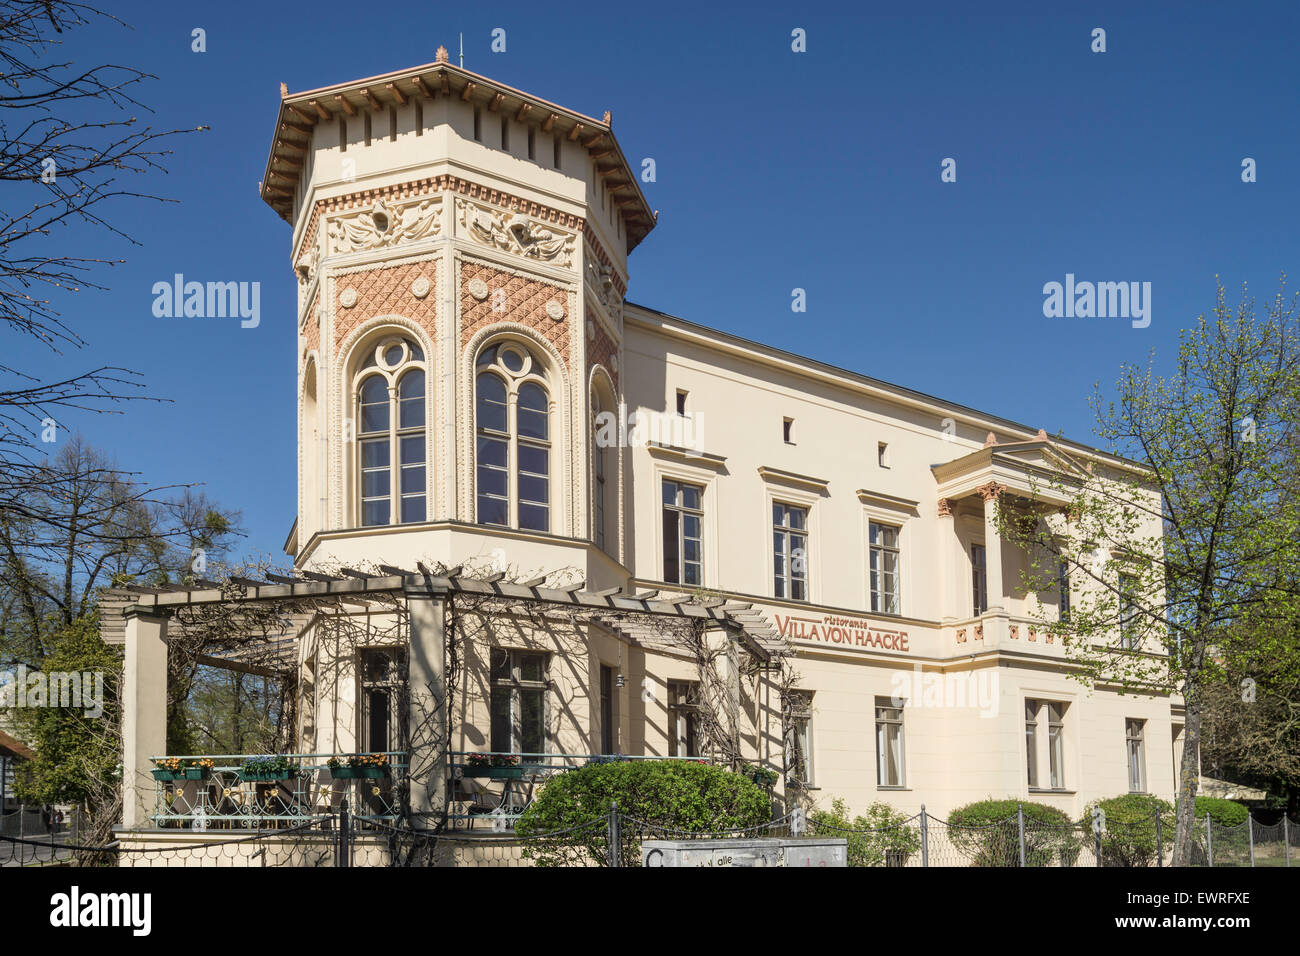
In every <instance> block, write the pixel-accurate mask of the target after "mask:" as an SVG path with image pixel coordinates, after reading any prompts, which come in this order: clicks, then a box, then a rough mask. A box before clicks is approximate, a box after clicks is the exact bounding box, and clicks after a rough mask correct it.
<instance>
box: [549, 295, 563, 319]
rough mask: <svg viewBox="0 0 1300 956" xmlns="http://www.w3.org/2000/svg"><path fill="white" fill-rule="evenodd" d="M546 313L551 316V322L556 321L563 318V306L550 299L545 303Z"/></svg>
mask: <svg viewBox="0 0 1300 956" xmlns="http://www.w3.org/2000/svg"><path fill="white" fill-rule="evenodd" d="M546 314H547V315H549V316H550V317H551V321H552V322H558V321H560V319H562V318H564V306H562V305H560V303H558V302H556V301H555V300H554V299H552V300H551V301H550V302H548V303H546Z"/></svg>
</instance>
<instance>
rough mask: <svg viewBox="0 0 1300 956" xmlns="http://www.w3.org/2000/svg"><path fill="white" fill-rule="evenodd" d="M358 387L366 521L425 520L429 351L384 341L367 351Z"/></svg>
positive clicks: (405, 340) (363, 515) (407, 342)
mask: <svg viewBox="0 0 1300 956" xmlns="http://www.w3.org/2000/svg"><path fill="white" fill-rule="evenodd" d="M355 387H356V402H357V419H356V420H357V423H358V424H357V436H356V437H357V450H358V466H359V467H358V471H359V477H360V482H359V485H360V488H359V490H360V495H359V498H360V508H359V512H360V514H359V517H360V519H361V524H362V525H363V526H364V527H373V526H376V525H387V524H411V523H412V522H417V521H424V520H425V517H426V513H427V510H426V501H425V407H424V402H425V395H424V387H425V369H424V353H423V352H422V351H421V350H420V347H419V346H418V345H416V344H415V343H414V342H413V341H411V340H410V339H408V338H401V337H390V338H386V339H383V340H381V341H379V342H378V343H377V344H376V345H375V346H374V348H372V349H370V350H368V351H367V352H366V355H365V359H364V361H363V362H362V364H361V368H360V370H359V371H358V372H357V375H356V379H355Z"/></svg>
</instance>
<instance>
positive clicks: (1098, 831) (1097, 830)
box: [1092, 817, 1102, 866]
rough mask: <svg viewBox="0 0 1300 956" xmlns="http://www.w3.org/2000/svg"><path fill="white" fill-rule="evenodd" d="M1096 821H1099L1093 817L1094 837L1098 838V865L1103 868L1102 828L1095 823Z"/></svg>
mask: <svg viewBox="0 0 1300 956" xmlns="http://www.w3.org/2000/svg"><path fill="white" fill-rule="evenodd" d="M1096 819H1097V818H1096V817H1093V821H1094V822H1093V827H1092V832H1093V835H1094V836H1095V837H1096V841H1095V842H1096V844H1097V865H1098V866H1101V865H1102V862H1101V827H1100V826H1099V825H1098V824H1097V823H1096V822H1095V821H1096Z"/></svg>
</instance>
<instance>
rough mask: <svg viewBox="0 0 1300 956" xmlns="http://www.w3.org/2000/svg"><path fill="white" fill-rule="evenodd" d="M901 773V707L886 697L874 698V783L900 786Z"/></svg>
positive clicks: (902, 782)
mask: <svg viewBox="0 0 1300 956" xmlns="http://www.w3.org/2000/svg"><path fill="white" fill-rule="evenodd" d="M905 779H906V778H905V776H904V773H903V708H902V707H901V706H894V702H893V700H891V699H890V698H888V697H877V698H876V784H877V786H881V787H901V786H903V785H904V780H905Z"/></svg>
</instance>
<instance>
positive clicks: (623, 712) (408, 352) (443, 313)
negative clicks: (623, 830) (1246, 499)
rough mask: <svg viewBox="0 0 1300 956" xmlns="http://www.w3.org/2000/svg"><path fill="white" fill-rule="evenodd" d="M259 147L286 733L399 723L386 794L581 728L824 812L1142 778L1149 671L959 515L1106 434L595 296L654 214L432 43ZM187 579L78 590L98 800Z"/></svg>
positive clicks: (1171, 744) (558, 125) (561, 115)
mask: <svg viewBox="0 0 1300 956" xmlns="http://www.w3.org/2000/svg"><path fill="white" fill-rule="evenodd" d="M271 144H272V145H271V152H270V157H269V159H268V161H267V165H266V171H265V175H264V178H263V181H262V184H261V190H262V197H263V199H264V200H265V201H266V202H267V203H268V204H269V205H270V206H271V207H272V208H273V209H274V210H275V211H276V212H277V213H279V215H280V216H281V217H282V218H283V219H284V220H285V221H286V222H287V223H288V224H289V225H290V226H291V228H292V236H291V244H290V248H291V261H292V262H293V264H294V268H295V271H296V275H297V280H298V314H297V316H296V322H297V329H298V335H297V351H296V355H295V356H294V361H295V368H296V372H297V376H298V384H299V387H298V396H299V403H298V436H299V437H298V474H299V480H298V500H297V520H296V522H295V524H294V526H293V531H292V532H291V534H290V536H289V539H288V541H287V542H286V549H285V550H286V552H287V553H288V554H289V555H290V556H291V557H292V560H293V566H294V569H295V573H294V575H293V576H292V577H289V576H284V577H276V576H272V579H271V580H270V581H269V582H236V583H237V584H239V585H241V586H242V587H245V588H246V591H245V592H241V593H244V594H246V597H247V599H248V600H249V601H250V602H254V601H259V600H271V599H275V600H283V601H287V602H291V603H292V602H295V601H297V602H299V603H293V605H292V606H293V609H294V613H295V615H296V616H294V619H293V620H294V626H293V627H292V628H291V629H290V630H288V631H287V632H286V635H285V639H284V641H283V642H282V644H283V648H282V653H283V662H284V663H283V671H284V673H285V674H286V676H287V679H289V680H291V682H292V685H293V687H294V688H295V700H296V717H295V721H294V726H295V731H294V732H295V735H296V739H295V741H294V747H295V748H296V749H297V751H298V752H300V753H301V754H305V755H330V754H351V753H357V752H366V753H391V754H396V755H401V754H406V755H408V756H409V767H408V768H407V772H408V773H409V787H410V790H409V812H403V814H402V815H403V816H404V817H406V818H407V820H408V822H409V823H410V824H411V825H412V826H421V825H423V826H437V825H440V822H442V821H445V820H446V819H447V818H448V815H450V817H451V818H453V819H456V818H468V816H469V815H470V813H471V811H474V812H478V811H482V810H483V809H484V808H490V807H491V806H493V805H494V801H495V802H496V803H495V805H496V806H498V808H502V807H504V808H505V809H506V810H508V811H510V812H516V811H517V810H518V798H519V794H520V787H519V786H518V784H517V783H515V782H513V781H506V782H505V784H502V782H501V781H499V780H494V779H491V778H490V776H488V775H481V774H476V772H475V771H476V769H477V767H476V766H475V764H476V761H479V762H481V761H480V760H479V758H477V757H471V755H472V754H498V755H507V754H512V755H518V765H519V766H520V767H521V768H524V770H523V771H521V772H522V774H523V778H522V779H526V778H528V776H529V770H528V768H532V769H533V771H535V774H534V776H535V777H536V778H537V781H536V782H538V783H544V777H545V773H546V772H547V771H548V770H551V769H554V768H556V767H559V766H568V765H571V764H572V763H573V762H575V761H581V760H585V759H591V758H593V757H599V756H601V755H625V756H628V757H631V758H647V759H648V758H657V757H672V756H699V757H703V758H706V759H708V758H711V759H716V760H720V761H721V762H725V763H730V764H732V765H733V766H734V765H738V764H739V763H740V762H744V763H749V764H753V765H757V766H762V767H767V768H770V769H772V770H774V771H776V772H777V774H779V778H780V779H779V780H778V782H777V783H776V785H775V788H774V792H775V794H776V795H777V796H778V797H779V798H781V799H786V800H800V801H803V802H805V803H806V804H812V803H818V802H820V803H822V804H828V803H829V801H830V799H832V798H835V797H841V798H843V799H844V800H845V801H846V802H847V804H848V806H849V808H850V811H851V812H854V813H856V812H861V811H862V810H863V809H864V808H865V807H866V806H867V805H868V804H870V803H872V802H874V801H878V800H879V801H885V802H888V803H890V804H893V805H895V806H896V807H898V808H900V809H902V810H905V811H908V812H915V811H916V810H917V809H918V808H919V807H920V805H921V804H922V803H924V804H926V806H927V808H928V809H929V810H930V811H931V812H933V813H940V814H941V813H946V812H947V811H948V810H950V809H951V808H953V807H955V806H958V805H960V804H963V803H966V802H969V801H971V800H977V799H981V798H985V797H989V796H993V797H1011V798H1024V799H1032V800H1035V801H1040V802H1044V803H1048V804H1051V805H1054V806H1056V807H1059V808H1060V809H1062V810H1064V811H1066V812H1067V813H1069V814H1071V816H1075V817H1077V815H1078V814H1080V813H1081V812H1082V810H1083V808H1084V806H1085V804H1086V803H1087V802H1088V801H1090V800H1092V799H1095V798H1099V797H1110V796H1114V795H1116V794H1119V793H1126V792H1130V791H1146V792H1151V793H1155V794H1158V795H1160V796H1162V797H1164V798H1166V799H1168V798H1171V797H1172V796H1173V793H1174V790H1175V762H1176V755H1177V751H1178V750H1179V749H1180V747H1181V742H1180V735H1181V733H1182V720H1183V718H1182V711H1181V706H1180V703H1179V701H1177V700H1176V699H1171V698H1169V697H1168V696H1164V695H1159V694H1153V695H1142V694H1133V693H1127V694H1120V693H1118V691H1117V689H1115V688H1110V687H1104V686H1094V687H1089V686H1085V685H1084V684H1082V683H1080V682H1079V681H1078V680H1077V679H1075V678H1074V677H1072V676H1071V675H1072V673H1073V665H1072V664H1071V661H1070V659H1069V655H1068V654H1067V652H1066V649H1065V648H1064V647H1063V646H1062V644H1061V642H1060V641H1059V640H1053V639H1052V635H1051V633H1050V632H1049V631H1048V630H1047V628H1046V626H1045V624H1044V622H1045V621H1049V620H1051V619H1053V618H1054V616H1055V615H1056V614H1058V613H1061V612H1062V611H1063V610H1064V609H1065V608H1067V607H1068V602H1069V601H1070V596H1071V588H1072V587H1077V586H1079V585H1078V582H1073V583H1072V582H1071V580H1070V577H1069V575H1068V574H1063V575H1062V577H1061V586H1060V588H1058V589H1057V590H1056V591H1055V592H1054V593H1027V592H1026V590H1025V587H1024V586H1023V583H1022V572H1023V571H1024V570H1025V569H1026V567H1027V562H1028V560H1029V559H1028V557H1027V556H1026V555H1025V554H1024V553H1022V552H1021V551H1020V550H1018V549H1017V548H1016V547H1014V546H1012V545H1011V544H1009V543H1008V542H1006V541H1004V540H1003V536H1002V534H1001V532H1000V530H999V524H998V521H997V516H996V509H997V507H998V503H999V501H1008V500H1015V501H1034V502H1037V503H1039V504H1041V503H1043V502H1044V501H1046V502H1047V503H1048V504H1051V503H1052V498H1051V495H1050V493H1049V492H1047V491H1045V482H1044V476H1051V475H1059V474H1062V473H1068V472H1069V471H1070V470H1071V469H1079V468H1093V467H1095V468H1097V469H1104V470H1106V471H1108V472H1109V473H1113V474H1115V475H1117V476H1121V478H1122V479H1124V480H1133V481H1141V479H1142V473H1141V470H1140V468H1139V467H1138V466H1136V465H1134V464H1132V463H1130V462H1126V461H1124V460H1121V459H1118V458H1116V457H1114V456H1111V455H1108V454H1105V453H1103V452H1101V451H1097V450H1095V449H1093V448H1090V447H1088V446H1086V445H1083V444H1079V443H1075V442H1071V441H1067V440H1063V439H1054V438H1049V437H1048V436H1047V435H1046V434H1045V433H1044V432H1043V431H1042V430H1040V429H1039V428H1038V427H1037V425H1036V424H1035V425H1022V424H1017V423H1016V422H1012V421H1007V420H1004V419H1001V418H998V417H996V416H993V415H988V414H985V413H982V412H979V411H976V410H974V409H971V408H967V407H964V406H962V405H959V404H956V403H954V402H952V401H948V400H944V399H939V398H935V397H932V396H929V395H924V394H920V393H918V392H915V391H912V390H910V389H908V388H906V387H904V386H902V385H894V384H890V383H887V382H883V381H879V380H876V379H873V378H870V377H867V376H865V375H861V374H858V373H855V372H852V371H846V370H844V369H841V368H835V367H832V366H830V365H828V364H826V363H823V362H819V361H816V360H813V359H809V358H804V357H801V356H798V355H793V354H790V353H788V352H785V351H782V350H780V349H776V348H772V347H769V346H765V345H762V344H759V343H756V342H752V341H748V340H746V339H742V338H740V337H737V336H735V335H732V334H729V333H725V332H721V331H717V330H715V329H711V328H708V327H706V326H704V325H701V324H698V323H696V322H694V321H691V320H690V318H689V317H687V318H679V317H677V316H674V315H669V314H665V313H663V312H659V311H656V310H654V309H653V308H650V307H647V306H643V305H635V304H632V303H631V302H628V301H626V299H625V294H626V292H627V290H628V287H629V281H630V256H631V253H632V252H633V251H634V250H635V249H636V247H637V246H638V245H639V244H640V243H641V242H642V241H643V240H644V239H645V238H646V237H647V235H648V234H649V233H650V231H651V230H652V229H653V228H654V227H655V223H656V218H657V217H656V213H655V212H654V211H653V210H652V209H651V208H650V206H649V205H648V204H647V201H646V198H645V196H644V195H643V193H642V191H641V188H640V185H639V182H638V176H639V169H640V163H639V161H635V160H629V158H628V157H626V156H625V155H624V153H623V151H622V149H621V148H620V146H619V143H618V141H617V140H616V139H615V136H614V132H613V128H612V120H611V116H610V114H609V113H606V114H605V115H604V116H603V118H600V119H597V118H593V117H590V116H586V115H583V114H581V113H577V112H574V111H573V110H570V109H567V108H564V107H561V106H558V105H556V104H554V103H550V102H547V101H546V100H543V99H540V98H539V97H537V96H534V95H532V94H530V93H525V92H522V91H520V90H517V89H513V88H511V87H509V86H506V85H503V84H501V83H498V82H495V81H494V80H491V79H488V78H487V77H484V76H481V75H478V74H476V73H472V72H470V71H467V70H465V69H463V68H460V67H457V66H455V65H453V64H452V63H450V62H449V61H448V58H447V56H446V54H445V51H442V50H440V51H439V55H438V58H437V61H436V62H434V63H432V64H427V65H424V66H420V67H416V68H413V69H407V70H402V71H399V72H394V73H390V74H386V75H383V76H377V77H371V78H368V79H362V80H357V81H353V82H348V83H342V84H340V85H337V86H331V87H327V88H323V89H317V90H310V91H307V92H302V93H289V92H288V91H287V90H282V97H281V102H280V104H279V115H278V117H277V118H276V123H275V129H274V130H273V131H272V136H271ZM286 318H287V317H286ZM853 318H855V317H850V316H845V317H844V321H845V325H846V327H847V326H848V325H849V323H850V320H851V319H853ZM287 361H288V359H287V357H286V363H287ZM287 372H288V366H287V364H286V374H287ZM1027 411H1030V410H1029V409H1027ZM1067 503H1068V502H1066V501H1065V500H1064V499H1062V500H1060V501H1059V502H1057V504H1058V505H1059V506H1061V507H1064V506H1065V505H1066V504H1067ZM205 594H206V597H205ZM218 599H220V600H227V601H228V600H229V599H230V594H229V593H228V592H224V593H221V592H214V591H213V590H212V589H211V588H209V589H208V590H207V591H206V592H204V591H202V590H196V589H188V590H179V589H178V590H174V591H167V590H163V591H161V592H157V593H154V592H151V593H147V594H141V593H137V594H135V595H134V596H132V597H131V599H130V601H129V602H128V605H127V606H126V607H125V610H126V615H125V617H124V618H123V619H122V622H121V623H120V625H118V627H119V629H118V630H116V631H114V630H113V627H114V624H113V622H107V623H106V624H105V629H106V630H105V633H106V635H110V634H111V637H110V639H113V640H117V641H121V642H124V643H125V645H126V657H127V689H126V695H125V701H126V703H125V714H126V768H127V782H126V787H127V798H126V821H125V822H126V825H127V827H128V828H140V829H148V828H150V827H152V826H154V825H155V824H157V823H158V821H159V810H158V807H159V806H160V803H159V800H158V798H157V791H156V787H155V783H154V781H153V780H151V779H149V772H150V769H151V768H152V767H153V766H154V764H153V763H152V761H153V759H154V758H156V757H159V756H161V755H162V754H163V753H164V748H165V735H164V727H163V726H162V716H161V715H162V713H163V709H162V708H161V706H160V701H161V700H162V698H161V696H160V693H161V691H160V690H159V685H160V683H161V684H162V685H163V686H165V680H166V676H165V675H166V671H165V660H166V651H165V647H166V639H167V633H168V627H169V623H170V626H172V627H175V626H177V625H176V617H175V615H176V614H178V613H179V612H180V610H181V609H185V608H191V609H192V608H193V607H195V606H196V605H197V604H199V603H201V602H202V601H204V600H211V601H215V600H218ZM330 601H333V602H335V603H333V604H329V603H328V602H330ZM301 602H307V604H311V605H312V606H310V607H308V606H307V604H304V603H301ZM312 602H314V603H312ZM169 619H170V620H169ZM318 759H320V760H323V759H324V756H320V757H319V758H318ZM508 762H511V761H507V760H502V761H499V763H501V764H505V763H508ZM502 776H506V775H502ZM503 789H504V790H506V791H513V792H511V793H505V794H503V793H502V790H503ZM227 795H228V794H227ZM172 799H173V798H172V797H168V800H169V801H171V800H172ZM177 799H179V797H178V798H177ZM187 799H188V798H187ZM168 806H172V804H171V803H170V802H169V804H168ZM213 816H214V817H220V816H222V814H221V813H220V812H219V811H218V809H214V811H213Z"/></svg>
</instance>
